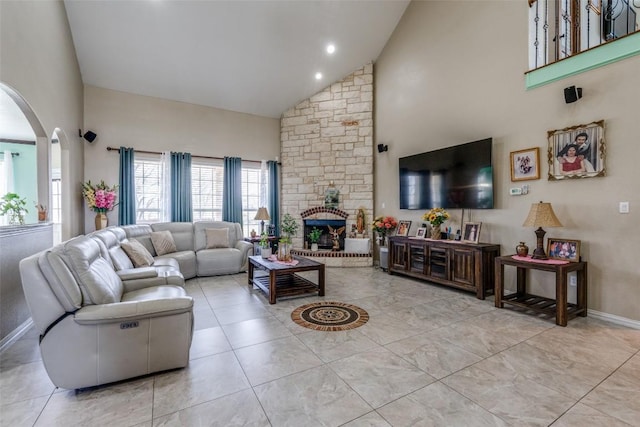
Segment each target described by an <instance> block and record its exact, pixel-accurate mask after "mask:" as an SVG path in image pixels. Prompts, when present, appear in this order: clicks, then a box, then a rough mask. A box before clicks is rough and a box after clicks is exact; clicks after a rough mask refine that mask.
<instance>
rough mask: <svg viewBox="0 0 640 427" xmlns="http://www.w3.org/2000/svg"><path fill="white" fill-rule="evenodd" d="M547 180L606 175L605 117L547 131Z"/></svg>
mask: <svg viewBox="0 0 640 427" xmlns="http://www.w3.org/2000/svg"><path fill="white" fill-rule="evenodd" d="M547 138H548V140H549V148H548V150H547V157H548V161H549V181H559V180H564V179H577V178H593V177H598V176H605V174H606V167H605V159H606V154H607V147H606V143H605V140H604V120H600V121H597V122H591V123H588V124H584V125H577V126H570V127H567V128H564V129H557V130H550V131H548V132H547Z"/></svg>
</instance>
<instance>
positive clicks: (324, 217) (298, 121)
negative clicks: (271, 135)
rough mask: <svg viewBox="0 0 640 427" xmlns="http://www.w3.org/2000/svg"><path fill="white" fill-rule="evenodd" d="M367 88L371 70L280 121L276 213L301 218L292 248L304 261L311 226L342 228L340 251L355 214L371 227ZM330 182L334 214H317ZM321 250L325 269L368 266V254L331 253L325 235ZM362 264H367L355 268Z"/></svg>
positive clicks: (369, 67) (361, 71) (370, 93)
mask: <svg viewBox="0 0 640 427" xmlns="http://www.w3.org/2000/svg"><path fill="white" fill-rule="evenodd" d="M373 85H374V79H373V64H367V65H365V66H364V67H362V68H360V69H359V70H356V71H355V72H353V73H352V74H350V75H348V76H346V77H345V78H343V79H342V80H341V81H338V82H335V83H333V84H331V85H330V86H328V87H326V88H325V89H324V90H322V91H321V92H319V93H317V94H315V95H313V96H312V97H311V98H309V99H306V100H304V101H302V102H300V103H299V104H298V105H296V106H295V107H293V108H291V109H289V110H287V111H286V112H284V113H283V115H282V119H281V120H280V135H281V137H280V142H281V164H282V175H281V176H282V186H281V190H282V192H281V201H282V211H281V213H282V215H284V214H285V213H289V214H291V215H292V216H293V217H294V218H301V217H302V218H301V219H300V221H301V223H300V231H299V232H298V235H297V236H295V238H294V239H293V247H294V250H296V251H297V252H298V253H300V254H304V256H308V255H311V256H315V255H313V253H312V252H311V251H306V250H304V247H305V246H304V242H305V241H306V240H307V237H306V236H307V234H308V233H309V231H308V230H310V229H311V228H313V226H314V224H315V225H316V227H318V228H320V227H321V226H322V227H326V230H328V226H329V225H331V227H333V228H340V227H342V226H346V229H345V232H344V233H343V234H342V236H341V238H340V248H341V249H343V248H344V246H345V243H344V238H345V237H346V235H347V233H348V232H350V231H351V227H352V226H353V225H354V224H355V221H356V213H357V211H358V209H363V210H364V212H365V215H366V223H367V225H368V224H371V222H372V221H373V177H374V175H373V156H374V143H373ZM332 181H333V183H334V184H335V188H336V189H338V190H339V191H340V195H339V202H338V209H336V211H339V212H340V214H337V213H336V212H320V211H318V209H325V208H324V207H322V208H319V207H318V206H324V193H325V190H326V189H327V187H328V186H329V185H330V183H331V182H332ZM311 212H314V213H311ZM303 219H306V220H307V222H304V221H303ZM315 220H320V221H321V222H320V223H314V222H313V221H315ZM309 221H310V222H309ZM322 221H324V223H323V222H322ZM329 221H341V222H340V223H338V222H335V223H333V222H329ZM342 221H344V222H342ZM334 224H335V226H334ZM306 227H309V228H306ZM369 233H370V231H369ZM321 247H326V249H325V250H324V251H323V254H322V257H324V259H323V261H326V264H327V265H328V266H331V265H336V264H338V263H340V264H338V265H336V266H362V265H372V258H371V255H370V254H369V253H367V254H362V253H347V252H344V251H339V252H333V251H331V250H330V249H331V247H332V243H330V240H329V236H328V231H325V232H323V236H322V237H321ZM359 258H362V259H359ZM341 259H342V260H341ZM364 260H366V263H367V264H360V263H358V262H356V261H362V262H364Z"/></svg>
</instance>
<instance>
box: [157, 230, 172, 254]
mask: <svg viewBox="0 0 640 427" xmlns="http://www.w3.org/2000/svg"><path fill="white" fill-rule="evenodd" d="M151 243H152V244H153V248H154V249H155V250H156V253H157V254H158V255H165V254H170V253H172V252H176V251H177V250H178V249H177V248H176V242H175V241H174V240H173V236H172V235H171V232H170V231H169V230H165V231H153V232H151Z"/></svg>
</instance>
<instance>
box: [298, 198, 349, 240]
mask: <svg viewBox="0 0 640 427" xmlns="http://www.w3.org/2000/svg"><path fill="white" fill-rule="evenodd" d="M300 216H301V217H302V223H303V224H304V228H303V230H304V236H305V242H306V240H307V238H306V236H308V235H309V232H310V231H311V230H312V229H313V228H314V227H316V228H317V229H319V230H322V235H321V236H320V241H318V248H319V249H328V250H331V249H333V236H332V235H331V234H330V231H329V230H330V229H329V227H331V228H333V229H334V230H335V231H337V230H339V229H340V228H342V227H344V228H343V230H342V232H341V233H340V235H339V238H340V250H344V238H345V236H346V235H347V233H346V229H347V217H348V216H349V214H348V213H346V212H344V211H341V210H340V209H333V208H331V209H327V208H323V207H317V208H312V209H307V210H306V211H304V212H302V213H301V214H300ZM304 247H305V249H306V248H307V245H306V244H305V245H304Z"/></svg>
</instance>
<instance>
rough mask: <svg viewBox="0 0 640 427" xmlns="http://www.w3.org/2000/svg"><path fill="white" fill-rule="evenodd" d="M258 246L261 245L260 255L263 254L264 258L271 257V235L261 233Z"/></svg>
mask: <svg viewBox="0 0 640 427" xmlns="http://www.w3.org/2000/svg"><path fill="white" fill-rule="evenodd" d="M258 246H260V255H262V258H269V257H270V256H271V247H270V246H269V236H268V235H267V233H262V234H261V235H260V242H258Z"/></svg>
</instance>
